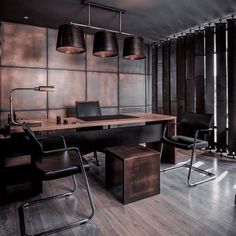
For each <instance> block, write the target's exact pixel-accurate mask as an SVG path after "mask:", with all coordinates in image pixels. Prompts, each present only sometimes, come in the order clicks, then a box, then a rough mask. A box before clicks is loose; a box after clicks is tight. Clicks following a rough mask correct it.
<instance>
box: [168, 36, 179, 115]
mask: <svg viewBox="0 0 236 236" xmlns="http://www.w3.org/2000/svg"><path fill="white" fill-rule="evenodd" d="M176 62H177V40H176V39H172V40H171V41H170V114H171V115H177V81H176V80H177V74H176V69H177V67H176Z"/></svg>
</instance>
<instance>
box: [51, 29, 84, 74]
mask: <svg viewBox="0 0 236 236" xmlns="http://www.w3.org/2000/svg"><path fill="white" fill-rule="evenodd" d="M56 43H57V30H55V29H48V68H59V69H72V70H85V55H86V52H85V53H81V54H65V53H61V52H58V51H57V50H56Z"/></svg>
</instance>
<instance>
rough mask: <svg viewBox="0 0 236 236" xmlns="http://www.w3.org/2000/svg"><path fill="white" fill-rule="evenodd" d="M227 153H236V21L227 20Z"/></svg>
mask: <svg viewBox="0 0 236 236" xmlns="http://www.w3.org/2000/svg"><path fill="white" fill-rule="evenodd" d="M228 91H229V93H228V98H229V99H228V112H229V113H228V114H229V115H228V118H229V136H228V140H229V151H230V154H232V153H233V152H236V20H235V19H232V20H228Z"/></svg>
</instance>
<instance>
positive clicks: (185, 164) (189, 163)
mask: <svg viewBox="0 0 236 236" xmlns="http://www.w3.org/2000/svg"><path fill="white" fill-rule="evenodd" d="M175 125H178V124H175ZM166 130H167V125H165V127H164V131H163V137H165V135H166ZM210 131H212V128H209V129H197V130H195V132H194V138H193V142H192V148H191V149H192V153H191V157H190V159H189V160H187V161H185V162H182V163H181V164H176V165H174V166H171V167H168V168H164V169H161V170H160V172H165V171H169V170H174V169H177V168H181V167H185V168H189V171H188V177H187V183H188V185H189V186H191V187H193V186H196V185H199V184H202V183H205V182H208V181H210V180H213V179H215V178H216V177H215V174H214V173H212V172H209V171H206V170H203V169H201V168H198V167H195V166H193V160H194V159H195V158H196V146H197V145H196V144H197V141H198V140H199V139H198V135H199V133H201V132H210ZM163 148H164V142H163V141H162V144H161V151H160V155H161V157H162V154H163ZM191 149H188V150H191ZM192 170H194V171H196V172H199V173H202V174H204V175H207V176H209V177H208V178H206V179H203V180H201V181H198V182H194V183H192V182H191V173H192Z"/></svg>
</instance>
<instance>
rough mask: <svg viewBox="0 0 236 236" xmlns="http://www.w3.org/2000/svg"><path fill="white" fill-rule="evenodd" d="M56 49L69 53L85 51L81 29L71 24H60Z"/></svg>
mask: <svg viewBox="0 0 236 236" xmlns="http://www.w3.org/2000/svg"><path fill="white" fill-rule="evenodd" d="M56 49H57V51H59V52H63V53H69V54H75V53H82V52H85V51H86V48H85V40H84V32H83V29H82V28H80V27H78V26H75V25H71V24H65V25H61V26H60V27H59V29H58V35H57V47H56Z"/></svg>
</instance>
